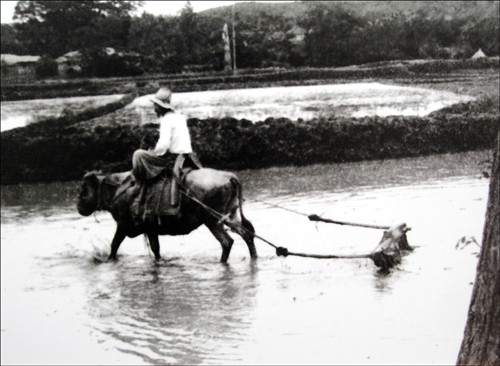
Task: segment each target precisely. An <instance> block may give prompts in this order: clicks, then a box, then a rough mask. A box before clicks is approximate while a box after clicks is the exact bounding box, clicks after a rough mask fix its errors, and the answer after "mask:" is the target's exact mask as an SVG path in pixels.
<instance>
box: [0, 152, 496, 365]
mask: <svg viewBox="0 0 500 366" xmlns="http://www.w3.org/2000/svg"><path fill="white" fill-rule="evenodd" d="M488 161H491V155H490V152H469V153H462V154H447V155H438V156H429V157H422V158H412V159H397V160H385V161H372V162H360V163H349V164H321V165H311V166H307V167H283V168H269V169H262V170H253V171H250V170H249V171H241V172H238V175H239V176H240V178H241V179H242V181H243V185H244V196H245V198H246V201H245V204H244V211H245V214H246V216H247V218H248V219H249V220H251V221H252V223H253V224H254V226H255V228H256V231H257V233H258V234H259V235H260V236H262V237H265V238H266V239H268V240H270V241H272V242H274V243H276V244H279V245H280V246H284V247H287V248H288V249H289V250H293V251H300V252H306V253H324V254H354V253H367V252H369V251H371V250H372V249H373V248H374V247H375V246H376V245H377V244H378V241H379V240H380V238H381V236H382V233H381V232H380V231H379V230H373V229H363V228H356V227H348V226H337V225H331V224H321V223H318V224H316V223H312V222H310V221H308V219H307V217H305V216H303V215H302V214H312V213H316V214H318V215H322V216H323V217H327V218H331V219H336V220H344V221H351V222H362V223H372V224H380V225H391V224H394V223H400V222H406V223H407V224H408V225H409V226H411V227H412V230H411V231H410V232H409V233H408V239H409V242H410V244H411V245H413V246H415V247H416V249H415V251H414V252H413V253H411V254H409V255H408V256H406V257H405V258H404V259H403V262H402V263H401V264H400V265H399V266H398V267H397V268H396V269H395V270H393V271H392V272H391V273H390V274H388V275H382V274H380V273H378V271H377V268H376V267H375V266H374V264H373V263H372V262H371V261H370V260H369V259H355V260H353V259H350V260H334V259H332V260H320V259H308V258H297V257H288V258H283V257H277V256H276V254H275V252H274V250H273V248H271V247H270V246H268V245H267V244H265V243H263V242H262V241H259V240H256V245H257V250H258V252H259V256H260V257H259V259H258V260H257V261H251V260H250V259H249V255H248V251H247V248H246V245H245V244H244V242H243V241H242V240H241V239H240V238H239V237H238V236H236V235H233V237H234V238H235V245H234V246H233V251H232V253H231V256H230V258H229V262H228V264H227V265H222V264H220V263H219V262H218V260H219V258H220V254H221V250H220V245H219V243H218V242H217V241H216V240H215V239H214V238H213V237H212V236H211V234H210V232H209V231H208V230H207V229H205V228H199V229H198V230H196V231H194V232H193V233H191V234H190V235H188V236H182V237H161V238H160V243H161V253H162V256H163V258H164V259H163V260H162V261H160V262H155V261H154V259H153V256H152V255H151V254H150V252H149V250H148V248H147V247H146V245H145V243H144V241H143V239H142V238H141V237H139V238H135V239H126V240H125V241H124V243H123V244H122V246H121V248H120V251H119V260H118V261H117V262H113V263H107V262H101V261H100V259H102V258H105V257H106V255H107V254H108V250H109V243H110V240H111V238H112V235H113V232H114V222H113V220H112V218H111V217H110V215H109V214H108V213H104V212H101V213H98V214H97V215H96V216H95V217H94V216H91V217H81V216H79V215H78V213H77V212H76V209H75V198H76V195H77V191H78V185H79V182H67V183H52V184H30V185H19V186H2V212H1V275H2V276H1V288H2V296H1V301H2V303H1V305H2V306H1V309H2V319H1V320H2V321H1V324H2V326H1V327H2V329H1V336H2V337H1V342H2V344H1V346H2V352H1V361H2V364H118V363H121V364H344V365H345V364H358V365H359V364H440V365H442V364H454V363H455V361H456V357H457V354H458V350H459V347H460V342H461V339H462V336H463V329H464V326H465V322H466V317H467V310H468V306H469V301H470V296H471V291H472V284H473V281H474V278H475V269H476V265H477V257H476V253H477V252H478V250H479V248H478V246H477V245H476V244H474V240H475V241H477V242H478V243H481V236H482V229H483V225H484V218H485V211H486V203H487V196H488V183H489V180H488V179H486V178H484V177H483V175H482V172H483V171H485V170H488ZM276 205H278V206H281V207H284V208H286V209H287V210H285V209H282V208H278V207H275V206H276ZM462 238H465V239H466V241H468V242H470V243H471V244H470V245H467V246H466V247H465V248H463V249H456V244H457V242H459V241H460V239H462Z"/></svg>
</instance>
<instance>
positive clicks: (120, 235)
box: [108, 226, 126, 260]
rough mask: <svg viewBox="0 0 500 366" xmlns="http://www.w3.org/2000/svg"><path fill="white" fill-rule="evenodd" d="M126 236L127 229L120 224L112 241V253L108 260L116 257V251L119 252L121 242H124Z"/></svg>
mask: <svg viewBox="0 0 500 366" xmlns="http://www.w3.org/2000/svg"><path fill="white" fill-rule="evenodd" d="M125 236H126V235H125V231H124V230H123V229H122V228H121V227H120V226H118V227H117V228H116V232H115V236H114V237H113V241H112V242H111V253H110V254H109V257H108V260H115V259H116V252H118V248H119V247H120V244H121V243H122V242H123V239H125Z"/></svg>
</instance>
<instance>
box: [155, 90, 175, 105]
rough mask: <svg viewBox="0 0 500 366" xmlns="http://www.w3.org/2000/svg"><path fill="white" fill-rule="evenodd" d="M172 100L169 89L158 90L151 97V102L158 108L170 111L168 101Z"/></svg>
mask: <svg viewBox="0 0 500 366" xmlns="http://www.w3.org/2000/svg"><path fill="white" fill-rule="evenodd" d="M171 98H172V91H171V90H170V89H169V88H160V90H158V91H157V92H156V94H155V95H154V96H153V97H151V101H152V102H153V103H155V104H157V105H159V106H160V107H163V108H166V109H172V106H171V105H170V99H171Z"/></svg>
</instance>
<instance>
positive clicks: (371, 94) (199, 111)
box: [131, 83, 473, 122]
mask: <svg viewBox="0 0 500 366" xmlns="http://www.w3.org/2000/svg"><path fill="white" fill-rule="evenodd" d="M472 99H473V98H472V97H470V96H466V95H459V94H455V93H452V92H448V91H437V90H431V89H424V88H416V87H407V86H405V87H402V86H395V85H386V84H381V83H351V84H330V85H312V86H287V87H273V88H253V89H233V90H217V91H203V92H188V93H174V95H173V97H172V105H174V107H175V108H176V109H177V110H179V111H180V112H182V113H184V114H186V115H188V116H189V117H196V118H200V119H202V118H208V117H213V118H223V117H226V116H228V117H233V118H236V119H243V118H245V119H248V120H250V121H254V122H256V121H262V120H265V119H266V118H268V117H274V118H280V117H285V118H289V119H292V120H296V119H299V118H302V119H304V120H308V119H313V118H317V117H320V116H332V115H335V116H342V117H364V116H381V117H385V116H389V115H415V116H425V115H427V114H429V113H431V112H434V111H436V110H438V109H441V108H444V107H447V106H450V105H452V104H456V103H460V102H466V101H470V100H472ZM131 107H135V108H137V109H139V110H141V109H146V112H145V113H147V111H149V110H151V102H149V96H144V97H141V98H138V99H136V100H135V101H134V102H133V103H132V104H131ZM145 113H144V112H143V115H144V114H145Z"/></svg>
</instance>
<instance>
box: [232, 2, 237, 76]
mask: <svg viewBox="0 0 500 366" xmlns="http://www.w3.org/2000/svg"><path fill="white" fill-rule="evenodd" d="M234 6H235V4H233V21H232V23H233V74H236V31H235V29H234Z"/></svg>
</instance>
